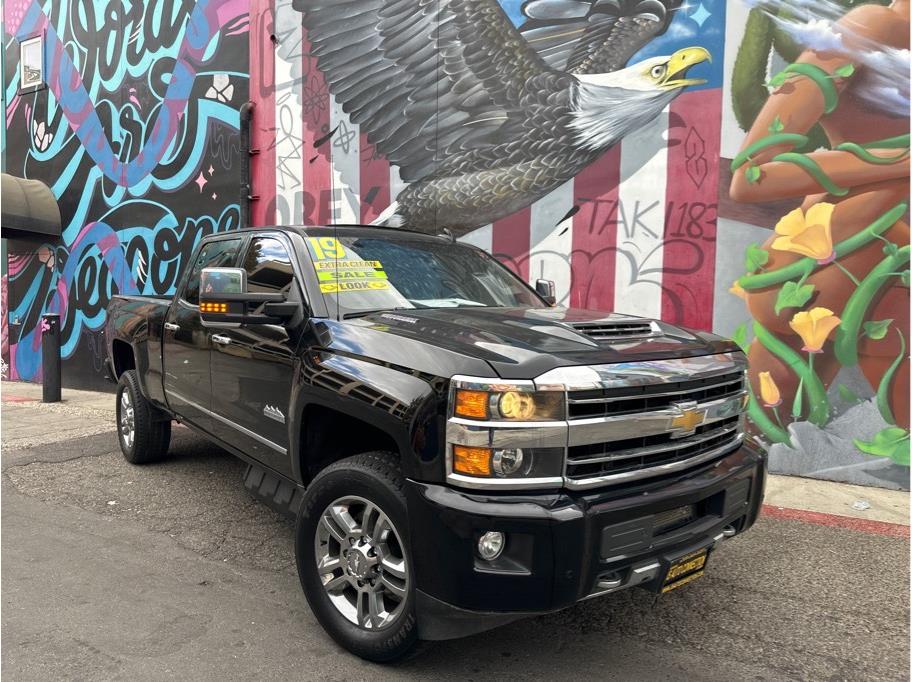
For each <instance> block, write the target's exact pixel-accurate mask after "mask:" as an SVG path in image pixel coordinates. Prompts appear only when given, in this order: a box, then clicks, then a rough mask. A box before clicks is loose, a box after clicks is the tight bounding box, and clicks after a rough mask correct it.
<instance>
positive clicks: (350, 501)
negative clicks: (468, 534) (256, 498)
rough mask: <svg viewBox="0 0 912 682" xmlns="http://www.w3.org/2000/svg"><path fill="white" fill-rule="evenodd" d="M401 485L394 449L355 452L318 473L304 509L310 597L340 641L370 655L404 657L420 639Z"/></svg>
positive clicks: (303, 569)
mask: <svg viewBox="0 0 912 682" xmlns="http://www.w3.org/2000/svg"><path fill="white" fill-rule="evenodd" d="M402 486H403V480H402V475H401V473H400V472H399V468H398V462H397V461H396V459H395V458H394V457H393V456H392V455H391V454H389V453H382V452H376V453H365V454H361V455H356V456H355V457H350V458H348V459H345V460H342V461H340V462H336V463H335V464H332V465H330V466H329V467H327V468H326V469H325V470H323V471H322V472H321V473H320V474H319V475H318V476H317V478H316V479H314V481H313V483H311V485H310V486H309V487H308V489H307V492H306V493H305V495H304V500H303V503H302V504H301V509H300V512H299V514H298V523H297V537H296V542H295V555H296V559H297V564H298V576H299V577H300V579H301V586H302V587H303V588H304V594H305V595H306V597H307V601H308V602H309V603H310V607H311V609H312V610H313V612H314V615H315V616H316V618H317V620H319V621H320V624H321V625H322V626H323V628H324V629H325V630H326V631H327V633H329V635H330V636H331V637H332V638H333V639H334V640H336V642H338V643H339V644H341V645H342V646H343V647H345V648H346V649H348V650H349V651H351V652H352V653H354V654H356V655H358V656H360V657H362V658H365V659H367V660H370V661H377V662H384V661H392V660H395V659H397V658H400V657H402V656H403V655H405V654H406V653H407V652H408V651H409V650H410V649H411V648H412V647H413V646H414V645H415V643H416V642H417V640H418V632H417V621H416V618H415V597H414V593H415V584H414V583H415V580H414V571H413V570H412V564H411V555H410V552H409V547H408V518H407V515H406V506H405V497H404V495H403V492H402Z"/></svg>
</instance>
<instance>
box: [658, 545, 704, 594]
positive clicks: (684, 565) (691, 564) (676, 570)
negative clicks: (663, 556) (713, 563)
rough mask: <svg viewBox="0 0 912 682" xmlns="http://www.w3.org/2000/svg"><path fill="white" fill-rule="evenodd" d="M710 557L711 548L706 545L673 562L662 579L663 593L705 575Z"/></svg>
mask: <svg viewBox="0 0 912 682" xmlns="http://www.w3.org/2000/svg"><path fill="white" fill-rule="evenodd" d="M708 557H709V548H708V547H704V548H702V549H698V550H696V551H694V552H688V553H687V554H685V555H684V556H682V557H680V558H678V559H675V560H674V561H672V562H671V565H670V566H669V567H668V570H667V571H666V572H665V579H664V580H663V581H662V587H661V590H660V591H661V593H662V594H665V593H666V592H671V591H672V590H676V589H678V588H679V587H683V586H684V585H687V584H688V583H691V582H693V581H694V580H696V579H697V578H699V577H701V576H702V575H703V572H704V571H705V570H706V559H707V558H708Z"/></svg>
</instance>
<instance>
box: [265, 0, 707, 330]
mask: <svg viewBox="0 0 912 682" xmlns="http://www.w3.org/2000/svg"><path fill="white" fill-rule="evenodd" d="M502 4H504V6H505V9H506V10H507V11H508V12H510V13H511V15H514V14H515V12H516V10H517V8H516V7H513V6H512V5H516V4H517V3H510V2H508V0H503V2H502ZM508 5H510V6H508ZM297 17H300V14H297ZM724 32H725V2H724V1H722V0H709V1H707V0H704V2H700V3H697V4H696V5H694V4H693V3H691V4H690V5H687V6H685V7H684V8H682V11H681V12H680V13H679V15H678V16H677V17H676V18H675V20H674V21H673V22H672V24H671V26H670V28H669V30H668V32H667V33H666V34H665V35H664V36H661V37H659V38H657V39H656V40H654V41H653V42H652V43H650V44H649V45H648V46H647V47H646V48H644V49H643V50H642V51H641V53H640V55H638V57H648V56H654V55H660V54H671V53H672V52H674V51H675V50H677V49H679V48H680V47H683V46H687V45H702V46H704V47H706V48H707V49H708V50H709V51H710V52H711V53H712V54H713V57H714V68H713V77H712V78H711V79H710V80H709V82H708V83H707V84H706V85H705V86H702V87H700V88H698V89H692V90H688V91H685V92H684V93H682V94H681V95H679V96H678V97H677V98H676V99H675V100H674V101H673V102H672V103H671V104H670V105H669V106H668V107H666V109H665V110H664V111H663V112H662V113H661V115H660V116H659V117H658V118H656V119H655V120H654V121H652V122H651V123H650V124H649V125H648V126H646V127H645V128H642V129H640V130H639V131H637V132H636V133H635V134H633V135H629V136H628V137H626V138H625V139H624V140H623V141H622V142H621V143H619V144H617V145H616V146H614V147H613V148H611V149H610V150H609V151H607V152H606V153H605V154H604V155H602V156H601V157H600V158H599V159H598V160H597V161H595V162H594V163H593V164H591V165H590V166H589V167H587V168H586V169H585V170H583V171H582V172H581V173H579V174H578V175H577V176H576V177H575V178H574V179H573V180H570V181H568V182H566V183H565V184H563V185H562V186H560V187H558V188H557V189H556V190H554V191H553V192H551V193H550V194H548V195H547V196H545V197H544V198H543V199H541V200H539V201H537V202H535V203H534V204H532V205H531V206H529V207H527V208H525V209H522V210H520V211H518V212H516V213H514V214H512V215H510V216H507V217H505V218H503V219H501V220H498V221H496V222H495V223H493V224H491V225H486V226H484V227H481V228H479V229H477V230H475V231H474V232H471V233H469V234H468V235H465V236H464V237H463V238H462V240H463V241H465V242H468V243H471V244H474V245H476V246H479V247H481V248H483V249H485V250H487V251H489V252H490V253H492V254H493V255H495V256H496V257H497V258H498V259H500V260H501V261H502V262H504V263H505V264H507V265H508V266H509V267H511V268H512V269H513V270H514V271H515V272H517V273H518V274H519V275H520V276H522V277H523V278H524V279H525V280H526V281H528V282H529V283H530V284H534V282H535V280H536V279H538V278H544V279H550V280H554V282H555V283H556V286H557V295H558V301H559V303H560V304H562V305H567V306H572V307H582V308H592V309H598V310H606V311H617V312H622V313H630V314H636V315H643V316H646V317H655V318H661V319H665V320H668V321H672V322H676V323H680V324H683V325H685V326H689V327H693V328H698V329H710V328H711V326H712V322H713V297H714V288H715V281H714V279H715V278H714V273H715V263H716V219H717V215H716V212H717V199H718V183H719V154H720V150H719V147H720V128H721V110H722V87H721V86H722V82H721V81H722V74H721V68H722V64H723V55H722V50H723V38H724ZM273 36H274V38H273ZM250 40H251V46H250V48H251V49H250V60H251V63H250V73H251V83H250V91H251V99H253V100H254V102H255V104H256V108H255V112H254V125H253V129H252V146H253V147H254V148H256V149H258V153H257V154H256V156H255V157H254V159H253V179H254V192H255V194H256V196H257V199H256V201H254V203H253V207H252V211H251V216H252V217H251V220H252V224H255V225H268V224H276V223H278V224H332V223H338V224H352V223H369V222H371V221H372V220H374V219H375V218H376V217H377V216H378V215H379V214H380V213H381V212H382V211H383V210H384V209H385V208H387V206H389V204H390V202H391V201H393V200H394V199H395V197H396V195H397V194H398V192H399V191H400V190H401V189H402V188H403V187H404V184H403V183H402V181H401V180H400V178H399V174H398V172H397V168H396V167H395V166H392V165H390V164H389V163H388V162H387V160H386V159H385V158H383V157H382V156H381V155H378V154H377V153H376V151H375V149H374V147H373V145H371V144H370V141H369V140H368V139H367V136H366V135H363V134H362V133H361V131H360V130H359V129H358V126H357V125H355V124H353V123H352V122H351V121H350V120H349V118H348V116H347V115H346V114H345V113H344V112H343V111H342V108H341V106H340V105H339V104H338V103H337V102H336V100H335V98H333V97H332V96H331V95H330V93H329V89H328V87H327V85H326V82H325V79H324V77H323V75H322V74H321V72H320V71H319V70H318V69H317V65H316V59H315V58H312V57H311V56H310V48H309V44H308V41H307V35H306V31H305V30H304V29H303V28H302V26H301V24H300V21H299V20H298V21H297V22H296V20H295V10H294V8H293V7H292V0H254V1H253V2H251V31H250Z"/></svg>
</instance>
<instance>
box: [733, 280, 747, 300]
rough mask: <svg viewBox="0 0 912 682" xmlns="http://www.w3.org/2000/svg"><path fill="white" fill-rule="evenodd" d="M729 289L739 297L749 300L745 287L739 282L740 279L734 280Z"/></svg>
mask: <svg viewBox="0 0 912 682" xmlns="http://www.w3.org/2000/svg"><path fill="white" fill-rule="evenodd" d="M728 290H729V291H730V292H731V293H733V294H734V295H735V296H737V297H738V298H743V299H744V300H745V301H746V300H747V292H746V291H745V290H744V287H742V286H741V285H740V284H738V280H735V281H734V282H732V285H731V287H729V289H728Z"/></svg>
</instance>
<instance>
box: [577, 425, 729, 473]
mask: <svg viewBox="0 0 912 682" xmlns="http://www.w3.org/2000/svg"><path fill="white" fill-rule="evenodd" d="M740 421H741V418H740V417H739V416H734V417H729V418H728V419H724V420H722V421H719V422H714V423H712V424H705V425H703V426H700V427H697V429H696V431H695V432H694V435H693V436H690V437H687V438H674V437H673V436H672V434H670V433H660V434H655V435H652V436H641V437H638V438H627V439H625V440H620V441H612V442H608V443H593V444H591V445H578V446H576V447H571V448H569V449H568V451H567V477H568V478H569V479H571V480H576V481H579V480H585V479H588V478H595V477H602V476H618V475H623V474H630V473H633V472H638V471H642V470H645V469H649V468H652V467H664V466H667V465H671V464H676V463H679V462H682V461H688V460H691V459H693V458H697V457H701V456H703V455H706V454H707V453H713V452H718V453H720V454H722V453H724V452H726V451H728V450H730V449H731V448H733V447H734V446H735V445H737V444H738V443H739V442H740V440H741V437H740Z"/></svg>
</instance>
